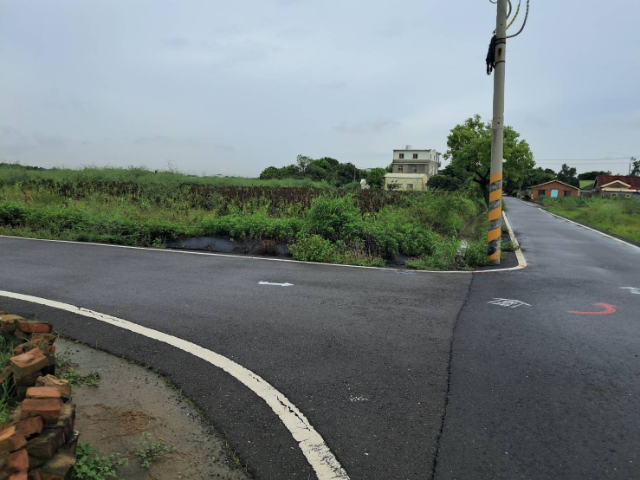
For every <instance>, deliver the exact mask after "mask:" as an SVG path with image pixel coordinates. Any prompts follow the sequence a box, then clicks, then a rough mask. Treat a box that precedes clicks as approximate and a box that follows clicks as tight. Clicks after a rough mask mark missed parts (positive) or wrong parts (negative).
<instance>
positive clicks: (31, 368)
mask: <svg viewBox="0 0 640 480" xmlns="http://www.w3.org/2000/svg"><path fill="white" fill-rule="evenodd" d="M9 361H10V362H11V369H12V370H13V373H15V374H16V376H18V377H24V376H26V375H29V374H31V373H35V372H37V371H38V370H41V369H43V368H44V367H47V366H49V365H50V363H49V359H48V358H47V357H46V356H45V354H44V353H42V352H41V351H40V349H38V348H34V349H33V350H30V351H28V352H26V353H23V354H22V355H18V356H15V357H11V359H10V360H9Z"/></svg>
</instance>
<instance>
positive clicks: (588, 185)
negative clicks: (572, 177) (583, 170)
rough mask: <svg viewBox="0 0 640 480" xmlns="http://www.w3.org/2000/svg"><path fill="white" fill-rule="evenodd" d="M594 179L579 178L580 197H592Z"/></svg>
mask: <svg viewBox="0 0 640 480" xmlns="http://www.w3.org/2000/svg"><path fill="white" fill-rule="evenodd" d="M595 183H596V181H595V180H580V196H581V197H586V198H588V197H592V196H593V194H594V192H595V191H596V189H595V186H594V185H595Z"/></svg>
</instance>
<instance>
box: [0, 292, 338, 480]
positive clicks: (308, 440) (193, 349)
mask: <svg viewBox="0 0 640 480" xmlns="http://www.w3.org/2000/svg"><path fill="white" fill-rule="evenodd" d="M0 296H2V297H8V298H14V299H16V300H22V301H25V302H31V303H37V304H39V305H45V306H47V307H52V308H57V309H59V310H65V311H67V312H71V313H74V314H76V315H83V316H85V317H89V318H93V319H95V320H99V321H101V322H104V323H108V324H110V325H115V326H116V327H119V328H124V329H125V330H129V331H131V332H134V333H137V334H138V335H143V336H145V337H148V338H152V339H154V340H157V341H159V342H163V343H166V344H168V345H171V346H173V347H176V348H179V349H180V350H183V351H185V352H187V353H190V354H191V355H194V356H196V357H198V358H200V359H202V360H204V361H206V362H209V363H210V364H212V365H214V366H216V367H218V368H220V369H222V370H224V371H225V372H227V373H228V374H229V375H231V376H232V377H234V378H235V379H236V380H238V381H240V382H241V383H242V384H244V385H245V386H246V387H247V388H249V389H250V390H251V391H252V392H253V393H255V394H256V395H258V396H259V397H260V398H262V399H263V400H264V401H265V402H267V405H269V406H270V407H271V409H272V410H273V411H274V413H275V414H276V415H278V417H280V420H281V421H282V423H284V425H285V426H286V427H287V429H288V430H289V431H290V432H291V435H293V438H294V439H295V440H296V441H297V442H298V446H299V447H300V450H302V453H303V454H304V456H305V457H307V461H308V462H309V464H310V465H311V467H312V468H313V470H314V471H315V472H316V475H317V476H318V479H319V480H335V479H338V480H348V479H349V476H348V475H347V472H346V471H345V470H344V469H343V468H342V466H341V465H340V462H338V460H337V459H336V457H335V456H334V455H333V453H331V450H329V447H328V446H327V444H326V443H325V441H324V440H323V438H322V437H321V436H320V434H319V433H318V432H317V431H316V430H315V429H314V428H313V426H312V425H311V424H310V423H309V420H307V418H306V417H305V416H304V415H303V414H302V412H301V411H300V410H298V408H297V407H296V406H295V405H294V404H293V403H291V402H290V401H289V400H288V399H287V397H285V396H284V395H283V394H282V393H281V392H279V391H278V390H276V389H275V388H274V387H273V386H271V385H270V384H269V383H267V382H266V381H265V380H264V379H263V378H261V377H259V376H258V375H256V374H255V373H253V372H252V371H251V370H248V369H246V368H244V367H243V366H242V365H239V364H237V363H236V362H234V361H233V360H229V359H228V358H227V357H223V356H222V355H220V354H218V353H215V352H212V351H211V350H207V349H206V348H203V347H201V346H199V345H196V344H194V343H191V342H188V341H186V340H182V339H180V338H177V337H174V336H173V335H168V334H166V333H162V332H159V331H157V330H153V329H151V328H147V327H143V326H141V325H138V324H136V323H133V322H129V321H127V320H123V319H121V318H118V317H113V316H111V315H107V314H104V313H99V312H94V311H93V310H89V309H87V308H82V307H76V306H75V305H70V304H68V303H61V302H56V301H55V300H47V299H45V298H40V297H34V296H31V295H23V294H20V293H14V292H7V291H4V290H0Z"/></svg>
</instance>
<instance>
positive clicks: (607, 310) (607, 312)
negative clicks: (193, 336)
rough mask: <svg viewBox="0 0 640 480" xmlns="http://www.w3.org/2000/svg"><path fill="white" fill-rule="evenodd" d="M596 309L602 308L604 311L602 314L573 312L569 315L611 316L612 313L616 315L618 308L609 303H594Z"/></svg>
mask: <svg viewBox="0 0 640 480" xmlns="http://www.w3.org/2000/svg"><path fill="white" fill-rule="evenodd" d="M593 305H594V306H596V307H602V308H604V310H603V311H602V312H573V311H569V313H577V314H578V315H611V314H612V313H616V306H615V305H609V304H608V303H594V304H593Z"/></svg>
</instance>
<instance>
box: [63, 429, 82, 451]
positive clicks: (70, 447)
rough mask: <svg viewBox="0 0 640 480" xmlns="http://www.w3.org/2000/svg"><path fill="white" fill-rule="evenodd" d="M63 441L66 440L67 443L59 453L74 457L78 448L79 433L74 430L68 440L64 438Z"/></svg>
mask: <svg viewBox="0 0 640 480" xmlns="http://www.w3.org/2000/svg"><path fill="white" fill-rule="evenodd" d="M65 439H66V440H67V443H65V444H64V446H63V447H62V448H61V449H60V451H62V452H67V453H70V454H71V455H75V454H76V449H77V448H78V440H79V439H80V432H78V431H77V430H74V431H73V433H72V434H71V436H70V438H67V437H66V436H65Z"/></svg>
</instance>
